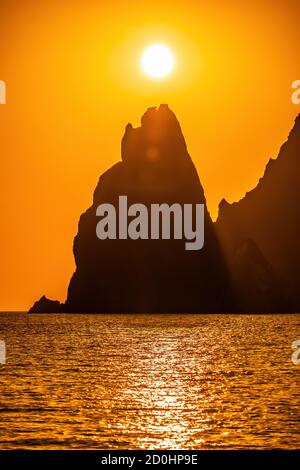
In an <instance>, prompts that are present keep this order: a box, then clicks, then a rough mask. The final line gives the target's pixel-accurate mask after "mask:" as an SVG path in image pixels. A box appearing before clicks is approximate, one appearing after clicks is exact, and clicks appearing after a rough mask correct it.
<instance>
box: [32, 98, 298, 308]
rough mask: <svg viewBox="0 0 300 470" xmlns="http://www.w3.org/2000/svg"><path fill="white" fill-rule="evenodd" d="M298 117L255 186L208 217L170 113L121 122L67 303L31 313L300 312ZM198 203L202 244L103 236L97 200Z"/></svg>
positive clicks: (83, 228)
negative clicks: (117, 151)
mask: <svg viewBox="0 0 300 470" xmlns="http://www.w3.org/2000/svg"><path fill="white" fill-rule="evenodd" d="M299 144H300V116H299V117H298V118H297V119H296V122H295V126H294V128H293V130H292V132H291V133H290V135H289V138H288V141H287V142H286V143H285V144H284V145H283V146H282V148H281V150H280V153H279V156H278V158H277V159H276V160H272V159H271V160H270V162H269V164H268V165H267V168H266V171H265V174H264V176H263V178H261V180H260V181H259V183H258V185H257V187H256V188H255V189H253V190H252V191H250V192H249V193H247V194H246V196H245V197H244V198H243V199H242V200H241V201H239V202H237V203H233V204H229V203H227V202H226V201H225V200H223V201H222V202H221V203H220V208H219V216H218V219H217V221H216V222H215V223H213V222H212V220H211V217H210V215H209V212H208V210H207V206H206V199H205V194H204V191H203V188H202V185H201V182H200V180H199V177H198V174H197V171H196V168H195V166H194V164H193V162H192V160H191V158H190V156H189V153H188V151H187V147H186V143H185V139H184V136H183V134H182V131H181V128H180V124H179V122H178V120H177V118H176V116H175V114H174V113H173V112H172V111H171V110H170V109H169V107H168V106H167V105H161V106H159V108H149V109H148V110H147V111H146V113H145V114H144V115H143V117H142V119H141V126H140V127H138V128H133V127H132V126H131V124H128V125H127V126H126V130H125V134H124V137H123V139H122V144H121V156H122V161H120V162H119V163H117V164H116V165H114V166H113V167H112V168H110V169H109V170H108V171H106V172H105V173H104V174H103V175H102V176H101V177H100V179H99V182H98V185H97V187H96V189H95V192H94V197H93V204H92V205H91V207H90V208H89V209H87V211H86V212H85V213H84V214H82V215H81V217H80V221H79V224H78V233H77V235H76V237H75V239H74V245H73V251H74V257H75V263H76V271H75V273H74V274H73V276H72V279H71V281H70V284H69V289H68V296H67V299H66V302H65V303H64V304H61V303H59V302H57V301H52V300H49V299H47V298H45V297H44V296H43V297H42V298H41V299H40V300H39V301H37V302H36V303H35V304H34V306H33V307H32V308H31V309H30V312H34V313H36V312H41V313H43V312H45V313H49V312H74V313H76V312H82V313H111V312H120V313H122V312H124V313H125V312H129V313H131V312H132V313H138V312H141V313H144V312H146V313H148V312H149V313H172V312H174V313H178V312H179V313H180V312H182V313H189V312H199V313H200V312H204V313H212V312H215V313H226V312H228V313H232V312H249V313H274V312H278V313H279V312H296V311H299V310H300V291H299V282H300V249H299V245H298V234H299V228H300V211H299V202H300V201H299V199H300V189H299V176H300V175H299V170H300V163H299V162H300V155H299ZM119 195H126V196H127V197H128V203H129V204H133V203H135V202H137V203H143V204H145V205H146V206H147V207H149V206H150V205H151V204H153V203H167V204H172V203H176V202H177V203H180V204H187V203H190V204H204V210H205V216H204V219H205V225H204V227H205V242H204V247H203V249H202V250H200V251H186V250H185V249H184V246H183V245H184V240H173V239H171V240H162V239H160V240H142V239H140V240H130V239H127V240H101V241H100V240H99V239H98V238H97V236H96V225H97V222H98V218H97V217H96V208H97V207H98V206H99V204H101V203H111V204H113V205H115V206H117V204H118V197H119Z"/></svg>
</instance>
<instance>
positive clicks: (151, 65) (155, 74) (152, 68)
mask: <svg viewBox="0 0 300 470" xmlns="http://www.w3.org/2000/svg"><path fill="white" fill-rule="evenodd" d="M141 63H142V68H143V71H144V72H145V74H146V75H148V76H149V77H151V78H156V79H157V78H162V77H165V76H167V75H169V74H170V73H171V71H172V70H173V67H174V56H173V54H172V51H171V50H170V49H169V48H168V47H167V46H164V45H162V44H153V45H152V46H149V47H147V49H146V50H145V51H144V53H143V55H142V60H141Z"/></svg>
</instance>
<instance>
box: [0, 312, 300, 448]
mask: <svg viewBox="0 0 300 470" xmlns="http://www.w3.org/2000/svg"><path fill="white" fill-rule="evenodd" d="M0 339H1V340H5V341H6V346H7V364H6V365H5V366H0V448H1V449H71V448H72V449H135V448H140V449H178V448H180V449H221V448H224V449H238V448H243V449H245V448H264V449H269V448H296V447H300V365H299V366H295V365H293V363H292V362H291V354H292V349H291V343H292V342H293V341H294V340H296V339H300V315H287V316H283V315H269V316H264V315H261V316H254V315H246V316H242V315H241V316H240V315H228V316H222V315H210V316H209V315H185V316H184V315H28V314H0Z"/></svg>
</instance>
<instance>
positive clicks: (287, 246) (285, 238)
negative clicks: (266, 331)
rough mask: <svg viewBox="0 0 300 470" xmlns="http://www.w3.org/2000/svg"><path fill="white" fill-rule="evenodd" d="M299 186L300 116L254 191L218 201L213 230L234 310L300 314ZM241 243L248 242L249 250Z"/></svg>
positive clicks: (245, 243)
mask: <svg viewBox="0 0 300 470" xmlns="http://www.w3.org/2000/svg"><path fill="white" fill-rule="evenodd" d="M299 183H300V115H299V116H298V117H297V119H296V121H295V125H294V128H293V129H292V131H291V133H290V135H289V138H288V140H287V142H286V143H285V144H284V145H283V146H282V147H281V150H280V152H279V155H278V157H277V159H276V160H272V159H271V160H270V161H269V163H268V165H267V167H266V171H265V174H264V176H263V177H262V178H261V180H260V181H259V183H258V185H257V186H256V188H255V189H253V190H252V191H250V192H248V193H247V194H246V195H245V197H244V198H243V199H242V200H240V201H239V202H236V203H233V204H228V203H227V202H226V201H224V200H223V201H222V202H221V204H220V207H219V217H218V220H217V222H216V224H215V226H216V230H217V234H218V237H219V240H220V243H221V246H222V250H223V252H224V254H225V257H226V263H227V266H228V267H229V271H230V274H231V278H232V281H233V285H234V288H235V292H236V297H237V308H238V310H239V311H250V310H251V309H252V310H253V309H254V311H266V312H271V311H273V312H278V311H286V312H289V311H290V312H293V311H298V312H299V310H300V291H299V286H300V245H299V233H300V209H299V204H300V185H299ZM247 240H248V241H249V240H251V242H252V249H251V250H249V243H248V242H247ZM247 244H248V249H244V250H243V249H242V247H243V246H244V247H245V246H247ZM254 245H255V246H256V255H254V250H253V246H254ZM258 252H259V253H260V255H259V256H258V255H257V253H258ZM254 258H255V259H256V262H255V263H254V262H253V259H254ZM242 265H243V266H244V268H243V269H242V268H241V266H242ZM246 265H247V266H248V269H250V268H249V266H250V265H251V266H252V267H251V275H250V274H249V272H248V275H245V272H247V269H246V268H245V266H246ZM262 273H263V274H262ZM262 276H263V277H262ZM255 279H256V281H255V282H254V280H255Z"/></svg>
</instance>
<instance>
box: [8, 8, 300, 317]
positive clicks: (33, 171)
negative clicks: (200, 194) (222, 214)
mask: <svg viewBox="0 0 300 470" xmlns="http://www.w3.org/2000/svg"><path fill="white" fill-rule="evenodd" d="M299 18H300V4H299V2H298V1H286V0H285V1H276V0H275V1H264V0H260V1H256V0H254V1H251V2H250V1H249V2H245V1H242V0H240V1H233V0H231V1H230V0H222V1H212V0H210V1H204V2H202V1H189V0H185V1H176V0H172V1H164V0H159V1H156V0H151V1H143V2H141V1H115V0H110V1H109V2H102V1H99V0H98V1H96V0H77V1H69V0H60V1H59V0H56V1H55V0H54V1H50V0H49V1H39V2H37V1H33V0H32V1H30V0H19V1H16V0H6V1H5V0H3V1H1V6H0V39H1V40H0V80H5V82H6V85H7V104H6V105H4V106H3V105H1V106H0V155H1V172H0V178H1V221H0V224H1V226H0V250H1V266H0V310H24V309H27V308H28V307H29V306H30V305H31V304H32V303H33V302H34V301H35V300H36V299H37V298H39V297H40V296H41V295H42V294H46V295H47V296H48V297H50V298H57V299H59V300H64V299H65V297H66V290H67V286H68V281H69V278H70V276H71V274H72V272H73V270H74V261H73V254H72V243H73V237H74V235H75V234H76V232H77V222H78V219H79V216H80V214H81V213H82V212H83V211H84V210H85V209H86V208H87V207H88V206H89V205H90V203H91V200H92V194H93V190H94V188H95V185H96V183H97V181H98V178H99V175H100V174H101V173H102V172H103V171H104V170H105V169H107V168H108V167H110V166H111V165H112V164H114V163H115V162H117V161H118V160H119V159H120V141H121V137H122V134H123V130H124V127H125V125H126V123H127V122H132V123H133V124H134V125H138V123H139V118H140V116H141V114H143V112H144V111H145V109H146V108H147V107H149V106H153V105H158V104H159V103H161V102H163V103H168V104H169V105H170V107H171V108H172V109H173V110H174V111H175V113H176V114H177V117H178V119H179V120H180V123H181V125H182V129H183V132H184V135H185V137H186V141H187V145H188V149H189V151H190V154H191V156H192V158H193V160H194V162H195V164H196V166H197V169H198V172H199V176H200V178H201V181H202V184H203V185H204V188H205V192H206V196H207V200H208V205H209V209H210V211H211V213H212V215H213V217H214V218H215V217H216V214H217V206H218V203H219V201H220V199H222V198H223V197H225V198H226V199H228V200H229V201H235V200H238V199H240V198H241V197H242V196H243V195H244V194H245V192H246V191H247V190H249V189H251V188H252V187H253V186H255V185H256V183H257V181H258V179H259V178H260V177H261V175H262V173H263V171H264V167H265V165H266V162H267V161H268V159H269V158H270V157H271V156H276V155H277V153H278V150H279V147H280V145H281V144H282V143H283V142H284V140H285V139H286V137H287V135H288V132H289V130H290V129H291V127H292V125H293V121H294V118H295V116H296V115H297V114H298V113H299V112H300V105H299V106H295V105H293V104H292V102H291V93H292V91H291V83H292V82H293V81H294V80H296V79H300V70H299V57H300V40H299V39H300V37H299V36H300V33H299ZM157 42H162V43H165V44H167V45H169V46H170V47H171V48H172V50H173V52H174V54H175V57H176V67H175V70H174V72H173V73H172V75H170V76H169V77H168V78H165V79H164V80H162V81H153V80H151V79H149V78H147V77H145V76H144V75H143V73H142V71H141V68H140V63H139V58H140V55H141V53H142V51H143V49H144V48H145V47H146V46H148V45H149V44H151V43H157Z"/></svg>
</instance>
